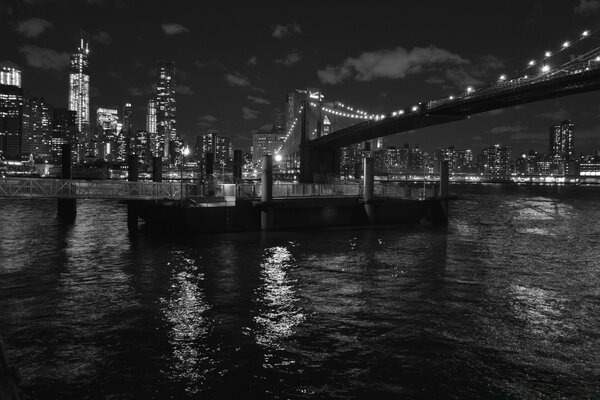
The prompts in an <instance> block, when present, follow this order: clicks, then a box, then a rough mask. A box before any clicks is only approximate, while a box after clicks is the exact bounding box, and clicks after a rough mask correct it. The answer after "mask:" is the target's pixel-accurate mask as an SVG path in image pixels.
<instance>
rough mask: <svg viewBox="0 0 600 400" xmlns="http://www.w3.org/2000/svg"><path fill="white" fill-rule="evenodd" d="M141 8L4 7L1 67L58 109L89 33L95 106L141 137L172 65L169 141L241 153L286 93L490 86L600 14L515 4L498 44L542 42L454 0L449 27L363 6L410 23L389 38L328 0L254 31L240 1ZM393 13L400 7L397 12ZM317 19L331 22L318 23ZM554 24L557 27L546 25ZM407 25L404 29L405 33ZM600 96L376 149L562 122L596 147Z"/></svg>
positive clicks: (282, 12) (389, 99)
mask: <svg viewBox="0 0 600 400" xmlns="http://www.w3.org/2000/svg"><path fill="white" fill-rule="evenodd" d="M29 3H32V4H29ZM144 4H145V5H147V10H146V9H144V10H140V8H139V7H136V2H135V1H131V2H127V1H119V2H110V1H88V2H85V3H82V4H77V5H76V6H74V7H72V10H70V12H71V13H72V14H71V15H73V16H74V19H75V20H77V22H78V23H77V24H73V25H69V24H65V25H62V24H61V25H59V24H57V21H58V14H59V13H60V11H61V10H62V9H63V8H64V7H65V5H64V4H63V3H62V2H60V1H40V0H37V1H34V0H32V1H30V2H25V3H22V4H19V3H15V4H11V3H9V4H7V5H5V6H3V7H2V9H0V13H1V15H2V18H3V19H6V20H7V21H9V22H8V23H6V24H4V27H3V28H1V29H3V30H4V32H3V34H4V35H5V37H7V38H9V39H11V41H10V42H11V43H14V45H13V46H10V47H8V48H7V50H6V53H5V54H4V57H3V59H2V60H1V61H2V65H10V66H13V67H19V68H20V69H21V71H22V74H23V76H24V79H23V88H24V92H25V98H31V97H44V98H45V99H46V100H47V101H48V102H49V103H50V104H52V105H54V106H55V107H65V106H66V96H67V87H68V82H66V81H67V79H68V75H67V70H68V55H69V54H70V53H72V52H73V51H74V49H75V48H76V45H77V44H78V43H79V40H80V39H79V38H80V30H85V31H87V32H88V33H89V36H90V47H91V49H90V56H89V57H90V69H91V73H90V74H91V78H90V97H91V99H90V107H92V109H93V107H98V106H101V107H105V106H120V105H121V104H123V103H126V102H129V103H132V104H133V107H134V118H135V128H136V129H145V127H146V126H145V118H146V117H145V115H146V107H147V105H148V101H149V99H150V98H151V97H152V96H154V94H155V93H156V88H155V86H153V85H156V73H157V71H156V68H157V67H156V65H157V64H156V63H157V60H159V59H163V60H170V61H173V62H174V63H175V65H176V69H175V76H176V82H177V86H176V98H177V134H180V135H181V136H182V138H183V139H184V140H185V141H186V142H187V143H194V140H195V137H196V136H198V135H201V134H203V133H206V132H209V131H215V132H217V133H219V134H220V135H225V136H229V137H230V138H231V140H232V143H233V144H234V146H235V147H236V148H244V149H248V148H249V146H250V145H251V142H252V136H251V133H252V132H255V131H258V130H270V127H271V126H272V123H273V112H274V109H275V108H283V107H284V106H285V96H286V94H287V93H289V92H291V91H293V90H294V89H299V88H306V87H317V88H319V89H320V90H321V92H322V93H323V94H324V95H325V100H326V101H336V100H341V101H345V102H347V103H348V104H352V105H355V106H357V107H361V108H364V109H367V110H369V111H372V112H382V113H385V112H390V111H392V110H394V109H397V108H398V107H399V106H409V105H411V104H414V103H415V102H417V101H420V100H424V99H433V98H439V97H442V96H445V95H447V94H448V93H456V92H457V91H458V90H461V89H464V88H465V87H466V86H467V85H473V86H475V87H477V86H478V85H484V84H488V83H491V82H493V81H494V80H495V79H497V77H498V75H499V74H501V73H505V72H508V73H510V71H514V70H518V69H522V67H523V65H524V63H526V61H527V60H529V58H531V57H533V56H535V55H536V53H540V52H541V51H543V49H545V48H552V47H556V46H557V45H558V44H559V43H560V42H561V41H562V40H564V39H565V38H569V37H571V38H574V37H576V35H578V34H580V32H579V31H580V30H581V28H582V27H595V26H597V19H598V16H600V12H599V9H598V8H596V7H593V4H595V3H594V2H588V1H585V2H580V1H572V2H567V3H565V4H560V5H558V4H541V3H536V2H531V3H528V4H525V5H522V8H523V12H524V14H525V15H534V14H539V17H536V19H535V20H534V19H533V18H530V19H527V18H525V19H524V21H525V22H522V23H520V24H517V25H515V26H511V30H509V31H505V32H503V37H504V38H505V40H506V42H510V41H511V40H509V39H510V38H511V37H512V36H515V37H516V36H517V35H518V34H524V32H529V31H530V30H531V29H535V30H536V31H537V32H540V35H535V37H530V36H531V35H525V36H524V39H522V40H521V41H520V42H519V43H520V46H507V44H506V43H504V42H503V41H501V40H498V39H493V37H494V36H495V35H493V34H492V33H493V32H494V31H495V30H499V29H500V28H501V27H503V24H502V22H503V21H504V20H503V19H502V18H505V17H507V13H508V12H509V9H510V7H509V6H508V5H506V4H504V5H490V6H489V7H488V6H486V7H482V6H481V5H478V4H476V3H473V2H463V3H462V4H461V5H459V6H458V7H457V8H458V9H459V10H464V11H469V16H468V17H466V16H463V15H462V14H461V13H458V14H459V15H456V16H455V17H454V19H453V20H452V21H448V20H445V19H444V15H443V11H444V10H445V8H447V7H448V6H447V5H444V4H442V3H440V4H438V7H436V9H435V10H433V11H432V12H431V15H429V14H428V15H429V18H428V20H426V21H423V20H422V21H421V22H422V23H421V24H420V25H416V26H415V23H414V22H410V21H408V20H407V21H404V20H405V19H406V15H410V14H414V15H415V16H418V15H420V14H419V13H425V12H428V13H429V12H430V11H431V10H430V9H429V8H427V10H424V7H422V6H418V5H403V6H402V7H401V8H400V7H399V6H391V5H388V4H374V5H373V6H372V8H371V10H372V12H373V13H375V14H377V16H378V17H377V18H378V19H382V21H383V22H389V21H390V20H391V19H394V18H400V19H399V21H400V20H402V21H404V22H406V24H404V25H406V26H405V27H402V28H401V27H399V26H397V25H402V24H392V25H389V24H387V25H386V24H384V25H386V26H385V28H386V29H388V30H389V32H388V33H387V34H385V35H384V34H382V31H383V28H382V27H375V26H374V22H372V21H362V20H361V24H364V26H365V28H367V27H368V28H373V29H365V30H364V32H362V33H360V34H359V33H357V32H353V30H351V29H341V30H340V29H336V27H337V28H343V27H344V26H345V25H344V24H343V21H346V20H351V19H352V18H356V17H357V15H358V14H357V13H358V12H359V8H358V7H357V6H358V4H359V3H350V4H346V5H345V6H344V7H342V6H340V5H336V7H334V5H331V4H330V5H324V6H322V8H321V10H322V12H319V13H315V15H312V14H310V13H309V12H308V10H307V9H304V8H302V7H298V6H289V7H285V8H280V7H271V8H265V7H263V8H260V7H259V9H260V10H261V12H259V13H251V14H248V15H251V16H252V17H251V18H248V19H249V20H251V22H254V23H253V24H250V21H246V20H245V19H243V18H242V14H244V10H245V9H244V7H246V6H240V7H237V8H235V12H234V13H233V14H232V13H229V14H228V13H226V12H225V8H223V7H224V6H223V5H221V6H219V5H210V6H206V7H208V8H206V7H205V6H203V7H204V8H203V10H204V14H203V15H213V16H214V18H206V21H202V24H198V23H197V22H194V21H192V19H191V18H190V16H189V14H193V11H195V9H194V7H198V6H192V5H190V4H185V3H183V4H182V3H179V4H174V5H170V6H169V7H166V8H165V9H164V12H163V13H161V14H157V13H155V12H154V11H156V8H157V7H160V6H161V5H162V6H165V5H166V4H167V3H163V2H149V3H144ZM264 4H265V5H267V4H268V3H264ZM590 4H592V5H590ZM34 6H35V7H34ZM490 7H491V8H492V9H493V11H494V15H493V16H492V15H491V13H490V10H488V8H490ZM306 8H310V3H307V5H306ZM115 11H116V13H115ZM334 11H335V12H334ZM393 11H402V16H399V15H398V14H397V13H394V12H393ZM92 13H93V14H94V15H93V16H92V15H90V14H92ZM107 13H113V14H114V16H113V17H112V18H113V19H112V20H111V21H112V22H113V23H111V24H106V25H103V24H102V22H100V21H102V20H103V19H102V18H98V15H100V16H101V15H103V14H107ZM146 13H147V15H148V16H149V19H148V20H147V21H146V20H145V22H144V24H143V25H141V24H140V22H139V21H138V20H139V19H129V20H128V19H127V18H128V17H131V16H132V15H133V14H140V15H146ZM96 14H97V15H96ZM157 15H159V16H157ZM309 15H311V16H312V17H314V18H313V19H310V18H308V16H309ZM324 15H325V16H327V15H329V16H335V18H333V17H331V18H329V20H328V21H329V22H328V23H324V21H323V18H324ZM479 15H481V18H480V17H478V16H479ZM75 16H77V18H76V17H75ZM566 16H568V18H567V17H566ZM228 18H229V20H228ZM482 18H483V19H485V20H486V21H487V23H486V24H483V23H482V21H481V19H482ZM560 18H562V19H563V20H564V21H563V22H564V23H562V24H560V25H556V24H553V23H552V21H556V20H557V19H560ZM126 20H127V21H129V25H127V24H126V22H125V21H126ZM225 21H229V24H227V27H228V28H229V30H228V31H226V29H225V27H222V28H219V29H217V30H216V31H215V32H217V33H223V34H220V35H212V34H209V33H210V32H209V31H210V29H211V27H214V26H215V25H216V24H218V23H219V22H221V23H223V22H225ZM467 21H469V22H468V23H467ZM462 22H464V24H462V25H463V26H467V28H466V29H460V30H453V29H446V30H444V35H440V34H439V32H440V31H439V30H432V29H430V28H431V27H432V26H433V25H430V24H434V23H437V24H441V26H442V27H447V28H450V27H451V26H453V25H454V24H457V25H461V23H462ZM109 25H110V27H109ZM250 25H252V26H250ZM484 25H485V26H484ZM555 26H560V29H556V28H555ZM409 28H410V33H411V34H410V35H408V34H406V32H405V31H402V30H408V29H409ZM504 28H505V26H504ZM225 31H226V32H225ZM132 32H134V34H131V33H132ZM365 32H368V33H365ZM482 32H485V33H486V35H485V40H484V39H480V36H481V33H482ZM540 36H541V37H542V38H543V40H541V41H540V40H538V39H539V37H540ZM209 38H210V40H208V39H209ZM315 38H321V39H320V40H315ZM336 38H337V39H343V41H344V43H345V44H346V45H347V46H345V47H346V48H345V49H341V48H339V47H340V46H334V44H335V40H334V39H336ZM398 38H401V39H398ZM467 39H468V40H467ZM236 41H237V42H236ZM253 41H256V43H254V42H253ZM235 43H237V45H238V46H239V44H241V43H244V44H246V46H244V49H243V50H240V51H231V50H230V49H232V48H237V47H235V46H233V44H235ZM541 43H543V46H545V47H541V46H542V44H541ZM232 46H233V47H232ZM115 60H118V62H115ZM121 60H122V62H121ZM598 99H599V95H598V94H596V93H590V94H584V95H578V96H572V97H568V98H562V99H558V100H550V101H545V102H541V103H537V104H531V105H526V106H518V107H513V108H510V109H506V110H499V111H492V112H489V113H486V114H485V115H480V116H473V117H472V118H471V119H470V120H468V121H464V122H459V123H453V124H450V125H447V126H442V127H437V128H428V129H423V130H419V131H418V133H417V134H415V133H407V134H400V135H395V136H393V137H390V138H389V139H387V140H386V141H387V142H388V143H389V144H391V145H401V144H403V143H405V142H407V143H410V144H412V145H416V144H419V145H420V146H421V147H422V148H431V149H435V148H443V147H447V146H450V145H454V146H456V147H462V148H473V149H476V150H481V149H483V148H485V147H488V146H489V145H491V144H494V143H502V144H505V145H509V146H511V147H513V148H514V149H515V151H516V152H522V151H526V150H527V149H529V148H533V149H535V150H541V151H543V150H544V149H545V147H546V140H547V127H548V126H549V125H551V124H553V123H556V122H559V121H561V120H563V119H566V118H569V119H571V120H573V121H574V122H575V124H576V126H577V131H578V143H579V144H583V145H585V147H591V148H600V139H598V138H596V137H595V135H596V134H597V132H599V131H600V129H599V128H598V126H599V125H600V124H599V123H598V121H597V116H598V115H600V107H598V106H597V103H598ZM576 151H577V149H576Z"/></svg>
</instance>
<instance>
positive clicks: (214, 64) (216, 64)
mask: <svg viewBox="0 0 600 400" xmlns="http://www.w3.org/2000/svg"><path fill="white" fill-rule="evenodd" d="M194 66H195V67H198V68H216V69H220V70H221V71H227V67H226V66H225V65H224V64H223V63H222V62H220V61H214V60H211V61H194Z"/></svg>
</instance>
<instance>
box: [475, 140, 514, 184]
mask: <svg viewBox="0 0 600 400" xmlns="http://www.w3.org/2000/svg"><path fill="white" fill-rule="evenodd" d="M482 161H483V172H484V173H486V174H490V175H494V176H496V177H499V178H506V177H507V175H508V174H509V173H510V147H505V146H500V145H499V144H497V145H494V146H492V147H488V148H486V149H483V160H482Z"/></svg>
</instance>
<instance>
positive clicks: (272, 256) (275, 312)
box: [254, 246, 305, 367]
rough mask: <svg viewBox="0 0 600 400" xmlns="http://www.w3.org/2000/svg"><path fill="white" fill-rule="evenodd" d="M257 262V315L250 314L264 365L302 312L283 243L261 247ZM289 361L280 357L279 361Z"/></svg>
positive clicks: (296, 323) (288, 254) (291, 260)
mask: <svg viewBox="0 0 600 400" xmlns="http://www.w3.org/2000/svg"><path fill="white" fill-rule="evenodd" d="M263 258H264V259H263V261H262V262H261V264H260V270H261V272H260V277H261V281H262V284H261V286H260V287H258V288H257V289H256V290H255V295H256V297H255V303H256V307H257V311H256V312H257V315H256V316H255V317H254V322H255V323H256V326H257V327H256V331H255V332H254V334H255V338H256V342H257V343H258V344H259V345H261V346H262V347H263V348H264V349H265V353H264V359H265V364H264V366H265V367H275V366H277V365H276V364H275V365H273V364H271V363H272V357H273V352H274V351H277V350H281V349H282V343H283V342H284V340H285V339H287V338H288V337H290V336H292V335H293V333H294V329H295V328H296V327H297V326H298V325H299V324H301V323H302V321H303V320H304V319H305V315H304V313H303V310H302V308H301V306H300V305H299V302H300V300H299V298H298V296H297V293H296V288H295V285H296V284H297V282H296V280H295V279H293V278H291V277H290V272H291V271H292V270H293V269H294V268H295V267H296V265H295V262H294V259H293V257H292V254H291V253H290V251H289V250H288V248H287V247H283V246H277V247H271V248H267V249H265V250H264V256H263ZM290 362H292V363H293V361H291V360H284V361H281V363H282V364H288V363H290Z"/></svg>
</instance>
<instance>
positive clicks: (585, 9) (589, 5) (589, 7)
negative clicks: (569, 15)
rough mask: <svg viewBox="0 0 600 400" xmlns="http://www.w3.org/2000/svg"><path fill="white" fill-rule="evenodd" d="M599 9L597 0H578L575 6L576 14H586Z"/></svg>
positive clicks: (599, 4) (599, 3) (599, 5)
mask: <svg viewBox="0 0 600 400" xmlns="http://www.w3.org/2000/svg"><path fill="white" fill-rule="evenodd" d="M598 10H600V1H599V0H580V1H579V4H578V5H577V6H576V7H575V13H576V14H587V13H592V12H596V11H598Z"/></svg>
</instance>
